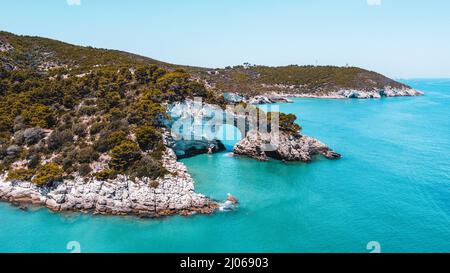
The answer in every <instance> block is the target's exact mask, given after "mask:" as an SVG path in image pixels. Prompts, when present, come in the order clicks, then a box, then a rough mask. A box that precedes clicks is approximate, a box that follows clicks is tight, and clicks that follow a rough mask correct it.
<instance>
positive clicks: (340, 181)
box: [0, 80, 450, 252]
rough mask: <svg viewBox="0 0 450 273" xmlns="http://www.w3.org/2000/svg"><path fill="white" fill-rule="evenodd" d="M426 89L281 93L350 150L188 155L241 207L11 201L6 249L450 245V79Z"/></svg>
mask: <svg viewBox="0 0 450 273" xmlns="http://www.w3.org/2000/svg"><path fill="white" fill-rule="evenodd" d="M406 83H408V84H410V85H412V86H414V87H415V88H417V89H419V90H422V91H425V92H426V96H424V97H415V98H389V99H380V100H344V101H343V100H319V99H299V100H296V101H295V103H294V104H283V105H280V107H281V110H282V111H284V112H293V113H295V114H297V115H298V116H299V118H300V123H301V125H302V126H303V128H304V133H305V134H308V135H311V136H313V137H316V138H318V139H320V140H322V141H323V142H325V143H327V144H328V145H330V146H331V147H332V148H334V149H335V150H336V151H338V152H340V153H342V154H343V156H344V157H343V159H341V160H339V161H328V160H326V159H322V158H320V159H318V160H317V161H315V162H314V163H311V164H283V163H280V162H257V161H253V160H249V159H244V158H231V157H228V156H227V154H226V153H222V154H216V155H201V156H198V157H194V158H190V159H186V160H183V162H184V163H185V164H186V165H187V166H188V167H189V170H190V172H191V174H192V175H193V177H194V178H195V180H196V181H197V183H196V188H197V191H199V192H202V193H205V194H207V195H209V196H212V197H214V198H218V199H224V198H225V196H226V193H228V192H230V193H233V194H234V195H236V196H237V197H238V198H239V200H240V201H241V204H240V208H239V210H238V211H236V212H230V213H217V214H215V215H212V216H200V215H198V216H194V217H190V218H185V217H171V218H165V219H159V220H142V219H136V218H133V217H126V218H122V217H101V216H89V215H79V214H54V213H51V212H48V211H47V210H45V209H40V210H34V211H28V212H25V211H21V210H19V209H17V208H13V207H11V206H9V205H8V204H4V203H1V204H0V252H24V251H25V252H66V251H67V250H66V244H67V242H69V241H78V242H80V244H81V251H83V252H368V250H366V245H367V243H368V242H370V241H377V242H379V243H380V245H381V250H382V251H383V252H450V80H410V81H406Z"/></svg>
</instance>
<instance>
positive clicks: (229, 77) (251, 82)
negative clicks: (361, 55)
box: [0, 32, 406, 95]
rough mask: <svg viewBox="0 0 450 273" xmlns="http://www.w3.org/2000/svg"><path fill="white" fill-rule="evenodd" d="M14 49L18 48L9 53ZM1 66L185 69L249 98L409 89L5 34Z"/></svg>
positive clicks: (356, 77) (368, 74)
mask: <svg viewBox="0 0 450 273" xmlns="http://www.w3.org/2000/svg"><path fill="white" fill-rule="evenodd" d="M2 41H3V42H2ZM2 43H3V45H2ZM8 45H10V46H12V47H13V48H14V49H13V50H9V46H8ZM2 48H3V50H1V49H2ZM0 62H1V63H2V65H3V66H5V67H6V68H9V69H13V68H28V69H39V70H49V69H55V68H58V67H66V68H68V67H70V69H71V70H72V71H85V70H86V69H90V68H91V67H93V66H111V65H115V66H117V65H119V66H127V67H130V66H136V65H156V66H158V67H161V68H163V69H166V70H175V69H183V70H185V71H186V72H188V73H189V74H190V75H192V77H194V78H196V79H198V80H201V81H204V82H206V83H208V85H209V86H210V87H212V88H215V89H216V90H217V91H219V92H237V93H244V94H248V95H255V94H260V93H264V92H267V91H279V92H291V93H308V94H317V93H322V92H326V91H334V90H338V89H359V90H367V89H371V88H384V87H385V86H391V87H393V88H402V87H406V86H405V85H404V84H401V83H399V82H396V81H394V80H392V79H389V78H387V77H385V76H383V75H381V74H378V73H376V72H372V71H368V70H365V69H361V68H357V67H336V66H298V65H290V66H284V67H268V66H258V65H249V64H244V65H239V66H234V67H227V68H225V69H209V68H201V67H191V66H181V65H174V64H169V63H164V62H161V61H157V60H154V59H150V58H146V57H142V56H138V55H134V54H130V53H126V52H121V51H117V50H106V49H96V48H92V47H80V46H74V45H70V44H66V43H63V42H59V41H55V40H51V39H45V38H40V37H29V36H17V35H13V34H10V33H7V32H0Z"/></svg>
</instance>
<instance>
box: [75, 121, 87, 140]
mask: <svg viewBox="0 0 450 273" xmlns="http://www.w3.org/2000/svg"><path fill="white" fill-rule="evenodd" d="M86 131H87V125H86V124H84V123H78V124H74V125H73V126H72V132H73V133H74V134H75V135H76V136H79V137H85V136H86V133H87V132H86Z"/></svg>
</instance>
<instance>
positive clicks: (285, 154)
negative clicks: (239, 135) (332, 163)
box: [234, 131, 341, 162]
mask: <svg viewBox="0 0 450 273" xmlns="http://www.w3.org/2000/svg"><path fill="white" fill-rule="evenodd" d="M274 139H279V141H274ZM271 140H272V144H270V143H271ZM268 147H271V148H272V149H267V148H268ZM234 154H236V155H242V156H248V157H251V158H254V159H257V160H263V161H265V160H268V159H269V158H274V159H277V160H283V161H300V162H309V161H311V160H312V157H313V156H314V155H318V154H321V155H323V156H325V157H326V158H328V159H339V158H341V155H340V154H338V153H335V152H333V151H332V150H331V149H330V148H329V147H328V146H326V145H325V144H323V143H322V142H320V141H318V140H317V139H314V138H311V137H308V136H302V135H299V134H296V135H295V134H291V133H287V132H280V133H279V138H277V137H276V136H275V135H274V133H261V132H257V131H252V132H249V133H248V134H247V136H246V137H245V138H244V139H243V140H241V141H240V142H239V143H238V144H236V146H235V148H234Z"/></svg>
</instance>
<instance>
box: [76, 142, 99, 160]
mask: <svg viewBox="0 0 450 273" xmlns="http://www.w3.org/2000/svg"><path fill="white" fill-rule="evenodd" d="M77 154H78V157H77V159H78V162H79V163H82V164H83V163H84V164H86V163H91V162H92V161H94V160H97V159H98V158H99V156H100V155H99V154H98V153H97V152H96V151H95V150H94V148H93V147H92V146H88V147H86V148H83V149H80V150H79V151H78V153H77Z"/></svg>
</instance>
